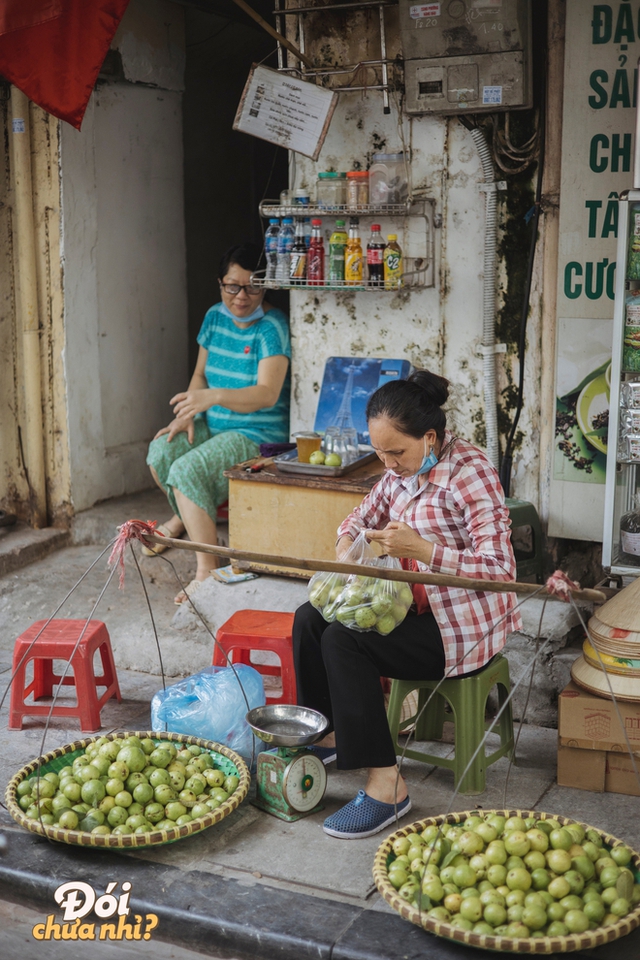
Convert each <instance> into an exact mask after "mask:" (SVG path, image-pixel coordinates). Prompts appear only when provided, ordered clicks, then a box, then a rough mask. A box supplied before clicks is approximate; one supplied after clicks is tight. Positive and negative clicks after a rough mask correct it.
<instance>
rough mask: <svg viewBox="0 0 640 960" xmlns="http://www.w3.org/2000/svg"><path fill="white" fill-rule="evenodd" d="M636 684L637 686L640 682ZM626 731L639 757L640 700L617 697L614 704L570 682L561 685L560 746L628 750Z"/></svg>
mask: <svg viewBox="0 0 640 960" xmlns="http://www.w3.org/2000/svg"><path fill="white" fill-rule="evenodd" d="M638 687H639V689H640V682H639V684H638ZM616 707H617V709H616ZM618 711H619V712H620V717H621V718H622V724H623V726H621V724H620V719H619V717H618ZM623 728H624V732H623ZM625 733H626V736H627V738H628V740H629V743H630V744H631V748H632V750H633V752H634V754H635V755H636V756H637V757H640V702H638V703H627V702H624V701H621V700H619V701H617V704H615V703H614V702H613V700H607V699H605V698H604V697H596V696H594V694H592V693H588V692H587V691H586V690H583V689H582V688H581V687H579V686H577V684H575V683H573V682H572V683H570V684H568V686H566V687H565V688H564V690H563V691H562V693H561V694H560V698H559V700H558V734H559V736H560V743H561V744H562V746H565V747H580V748H581V749H583V750H597V751H605V752H606V751H613V752H616V753H622V754H628V752H629V748H628V746H627V743H626V740H625Z"/></svg>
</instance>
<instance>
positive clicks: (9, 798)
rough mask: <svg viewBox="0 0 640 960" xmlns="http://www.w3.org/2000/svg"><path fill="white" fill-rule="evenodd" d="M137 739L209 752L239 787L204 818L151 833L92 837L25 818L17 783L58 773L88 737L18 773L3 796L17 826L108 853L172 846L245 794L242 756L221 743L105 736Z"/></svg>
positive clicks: (146, 734) (153, 736) (133, 733)
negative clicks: (164, 742)
mask: <svg viewBox="0 0 640 960" xmlns="http://www.w3.org/2000/svg"><path fill="white" fill-rule="evenodd" d="M126 736H136V737H140V739H143V738H145V737H150V738H151V739H152V740H154V741H155V742H156V743H161V742H162V741H166V740H170V741H171V742H173V743H176V744H185V745H187V746H188V745H190V744H193V745H195V746H198V747H201V748H202V749H203V750H206V751H208V752H209V753H210V754H211V756H212V759H213V761H214V765H215V766H216V767H217V768H218V769H220V770H222V772H223V773H224V774H225V776H228V775H233V776H237V777H238V778H239V781H240V782H239V784H238V786H237V787H236V789H235V790H234V792H233V793H232V794H231V796H230V797H229V798H228V799H227V800H224V801H223V802H222V804H221V805H220V806H219V807H218V808H217V809H215V810H212V811H211V813H210V814H209V815H207V816H204V817H198V818H197V819H195V820H192V821H191V822H190V823H184V824H181V825H180V826H178V825H176V826H175V828H174V829H166V830H153V831H149V832H147V833H138V834H136V833H125V834H112V833H109V834H94V833H88V832H86V831H84V830H63V829H61V828H60V827H58V826H56V825H55V824H46V823H42V822H41V821H40V820H37V819H33V818H31V817H27V816H26V815H25V813H24V812H23V810H22V808H21V807H20V805H19V804H18V798H17V793H16V791H17V789H18V784H19V783H20V782H21V781H22V780H25V779H27V778H28V777H30V776H32V775H33V774H34V773H37V771H38V768H39V769H40V775H43V774H45V773H49V772H54V773H57V772H58V771H60V770H61V769H62V767H65V766H68V764H70V763H72V762H73V761H74V759H75V758H76V757H78V756H80V755H81V754H82V753H83V752H84V750H85V749H86V747H88V746H89V744H91V743H94V742H95V740H97V739H98V737H88V738H87V739H85V740H75V741H74V742H73V743H69V744H67V746H64V747H58V748H57V749H56V750H52V751H51V753H47V754H44V756H42V757H37V758H36V759H35V760H32V761H31V763H28V764H27V765H26V766H25V767H23V768H22V769H21V770H19V771H18V773H16V774H15V776H14V777H12V778H11V780H10V781H9V784H8V786H7V790H6V793H5V800H6V802H7V809H8V810H9V813H10V814H11V816H12V817H13V818H14V820H16V821H17V822H18V823H19V824H20V826H22V827H25V828H26V829H27V830H30V831H31V832H32V833H37V834H40V836H42V837H47V838H48V839H49V840H59V841H60V842H62V843H70V844H76V845H77V846H81V847H98V848H99V847H103V848H107V849H110V850H113V849H118V848H126V849H130V848H132V847H136V848H138V847H155V846H160V845H161V844H164V843H174V842H175V841H176V840H182V839H183V838H184V837H190V836H192V835H193V834H194V833H199V832H200V831H201V830H205V829H206V828H207V827H211V826H213V824H214V823H219V822H220V821H221V820H224V818H225V817H227V816H228V815H229V814H230V813H232V812H233V811H234V810H235V809H236V807H238V806H239V805H240V804H241V803H242V801H243V800H244V798H245V797H246V795H247V791H248V789H249V782H250V776H249V770H248V768H247V765H246V764H245V762H244V760H243V759H242V757H240V756H239V755H238V754H237V753H235V751H233V750H230V749H229V748H228V747H225V746H223V745H222V744H220V743H213V742H212V741H211V740H201V739H200V738H199V737H187V736H184V735H183V734H179V733H157V732H154V731H119V732H116V733H111V734H107V735H106V739H107V740H116V739H117V738H119V737H126Z"/></svg>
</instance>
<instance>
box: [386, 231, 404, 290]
mask: <svg viewBox="0 0 640 960" xmlns="http://www.w3.org/2000/svg"><path fill="white" fill-rule="evenodd" d="M383 258H384V288H385V290H398V289H399V288H400V287H401V286H402V250H401V249H400V245H399V243H398V237H397V235H396V234H395V233H390V234H389V235H388V237H387V245H386V247H385V248H384V254H383Z"/></svg>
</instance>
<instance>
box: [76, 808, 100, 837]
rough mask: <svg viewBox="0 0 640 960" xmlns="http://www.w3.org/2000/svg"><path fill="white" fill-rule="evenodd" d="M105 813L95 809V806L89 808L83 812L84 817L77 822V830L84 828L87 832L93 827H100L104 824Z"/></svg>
mask: <svg viewBox="0 0 640 960" xmlns="http://www.w3.org/2000/svg"><path fill="white" fill-rule="evenodd" d="M104 821H105V815H104V813H102V812H101V811H100V810H96V809H95V807H92V808H90V809H89V810H87V812H86V813H85V815H84V817H83V818H82V820H81V821H80V823H79V824H78V829H79V830H86V831H87V833H91V831H92V830H93V828H94V827H101V826H102V825H103V824H104Z"/></svg>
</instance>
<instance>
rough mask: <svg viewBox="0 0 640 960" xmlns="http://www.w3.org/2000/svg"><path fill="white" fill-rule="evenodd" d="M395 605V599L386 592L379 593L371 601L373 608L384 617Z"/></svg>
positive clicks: (377, 614)
mask: <svg viewBox="0 0 640 960" xmlns="http://www.w3.org/2000/svg"><path fill="white" fill-rule="evenodd" d="M392 606H393V600H392V599H391V597H390V596H389V595H388V594H386V593H379V594H378V595H377V596H376V597H374V598H373V600H372V601H371V609H372V610H373V612H374V613H375V614H376V616H378V617H384V616H385V614H387V613H389V612H390V611H391V607H392Z"/></svg>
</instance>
